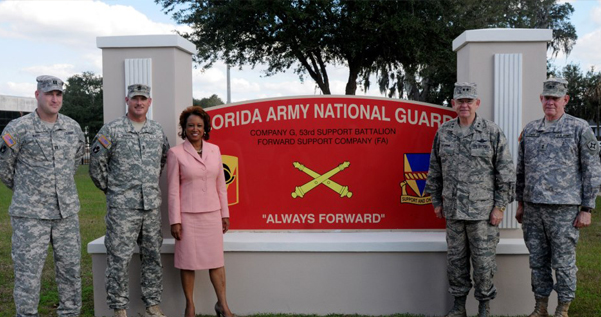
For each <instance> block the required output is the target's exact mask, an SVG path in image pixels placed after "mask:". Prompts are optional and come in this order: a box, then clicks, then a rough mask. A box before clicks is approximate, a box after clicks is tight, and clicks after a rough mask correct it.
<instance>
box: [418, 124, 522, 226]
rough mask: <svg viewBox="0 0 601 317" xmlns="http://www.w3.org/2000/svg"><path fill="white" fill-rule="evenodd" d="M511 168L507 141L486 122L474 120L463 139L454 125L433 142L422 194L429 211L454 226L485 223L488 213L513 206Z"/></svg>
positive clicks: (442, 130) (445, 127) (459, 130)
mask: <svg viewBox="0 0 601 317" xmlns="http://www.w3.org/2000/svg"><path fill="white" fill-rule="evenodd" d="M514 189H515V168H514V165H513V160H512V158H511V153H510V152H509V147H508V145H507V139H506V138H505V135H504V134H503V131H501V129H500V128H499V127H498V126H497V125H496V124H495V123H494V122H492V121H489V120H486V119H482V118H480V117H479V116H477V115H476V119H475V120H474V123H473V124H472V126H471V127H470V128H469V130H468V132H467V134H465V135H464V133H463V131H461V127H460V125H459V119H458V118H457V119H455V120H451V121H448V122H446V123H445V124H443V125H442V126H441V127H440V128H439V129H438V131H437V132H436V136H435V137H434V143H433V144H432V153H431V155H430V168H429V170H428V179H427V181H426V191H427V192H429V193H430V194H431V196H432V205H433V206H434V207H438V206H441V205H442V206H443V212H444V216H445V218H447V219H455V220H486V219H488V218H489V216H490V212H491V211H492V209H493V208H494V207H505V206H507V204H509V203H511V202H512V201H513V196H514Z"/></svg>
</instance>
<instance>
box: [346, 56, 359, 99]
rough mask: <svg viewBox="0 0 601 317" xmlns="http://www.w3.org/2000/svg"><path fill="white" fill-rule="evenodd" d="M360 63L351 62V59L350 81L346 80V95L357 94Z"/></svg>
mask: <svg viewBox="0 0 601 317" xmlns="http://www.w3.org/2000/svg"><path fill="white" fill-rule="evenodd" d="M359 69H360V67H359V65H357V64H356V63H351V62H350V61H349V74H348V81H347V82H346V88H345V90H344V94H345V95H355V94H356V92H357V77H359Z"/></svg>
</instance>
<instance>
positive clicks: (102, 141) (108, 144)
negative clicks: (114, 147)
mask: <svg viewBox="0 0 601 317" xmlns="http://www.w3.org/2000/svg"><path fill="white" fill-rule="evenodd" d="M98 142H100V144H102V146H104V148H105V149H109V148H110V147H111V141H109V139H107V138H106V137H105V136H104V135H102V134H101V135H100V136H98Z"/></svg>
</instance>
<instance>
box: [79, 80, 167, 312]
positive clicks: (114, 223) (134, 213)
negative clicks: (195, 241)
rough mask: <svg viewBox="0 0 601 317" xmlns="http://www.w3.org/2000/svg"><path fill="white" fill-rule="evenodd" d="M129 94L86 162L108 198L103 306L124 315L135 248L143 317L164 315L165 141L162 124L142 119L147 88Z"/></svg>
mask: <svg viewBox="0 0 601 317" xmlns="http://www.w3.org/2000/svg"><path fill="white" fill-rule="evenodd" d="M127 90H128V94H127V97H126V98H125V101H126V102H127V114H126V115H125V116H123V117H120V118H117V119H115V120H114V121H112V122H110V123H107V124H105V125H104V126H103V127H102V129H100V131H99V132H98V134H97V135H96V138H95V139H94V143H93V144H92V153H91V159H90V176H91V177H92V180H93V181H94V184H95V185H96V186H97V187H98V188H100V190H102V191H103V192H104V193H105V194H106V204H107V214H106V236H105V240H104V244H105V246H106V250H107V267H106V292H107V302H108V306H109V307H110V308H111V309H113V310H114V311H115V316H118V317H124V316H127V314H126V310H127V308H128V305H129V285H128V281H129V276H128V274H127V272H128V271H129V263H130V259H131V257H132V255H133V253H134V248H135V246H136V245H138V246H139V248H140V256H141V263H142V264H141V266H142V267H141V269H142V272H141V286H142V300H143V301H144V304H145V305H146V313H145V316H147V317H148V316H164V314H163V313H162V311H161V309H160V308H159V306H158V305H159V303H160V302H161V293H162V292H163V266H162V264H161V250H160V248H161V245H162V243H163V236H162V233H161V210H160V206H161V191H160V188H159V177H160V175H161V171H162V170H163V166H164V165H165V162H166V160H167V151H168V150H169V142H168V141H167V137H166V136H165V133H164V132H163V129H162V128H161V126H160V125H159V124H158V123H157V122H155V121H152V120H147V119H146V114H147V113H148V109H149V108H150V105H151V102H152V99H151V98H150V87H148V86H146V85H140V84H136V85H130V86H129V87H128V89H127Z"/></svg>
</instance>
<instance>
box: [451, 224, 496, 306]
mask: <svg viewBox="0 0 601 317" xmlns="http://www.w3.org/2000/svg"><path fill="white" fill-rule="evenodd" d="M497 244H499V227H497V226H492V225H491V224H490V223H489V222H488V220H475V221H470V220H452V219H447V246H448V252H447V276H448V278H449V293H451V295H453V296H455V297H459V296H467V294H468V293H469V292H470V289H471V288H472V281H471V277H470V259H471V264H472V266H473V267H474V270H473V276H474V284H475V286H476V288H475V291H474V296H475V297H476V299H477V300H480V301H483V300H491V299H494V298H495V297H496V296H497V289H496V288H495V285H494V284H493V276H494V275H495V272H496V271H497V263H496V261H495V256H496V253H497V252H496V251H497Z"/></svg>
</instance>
